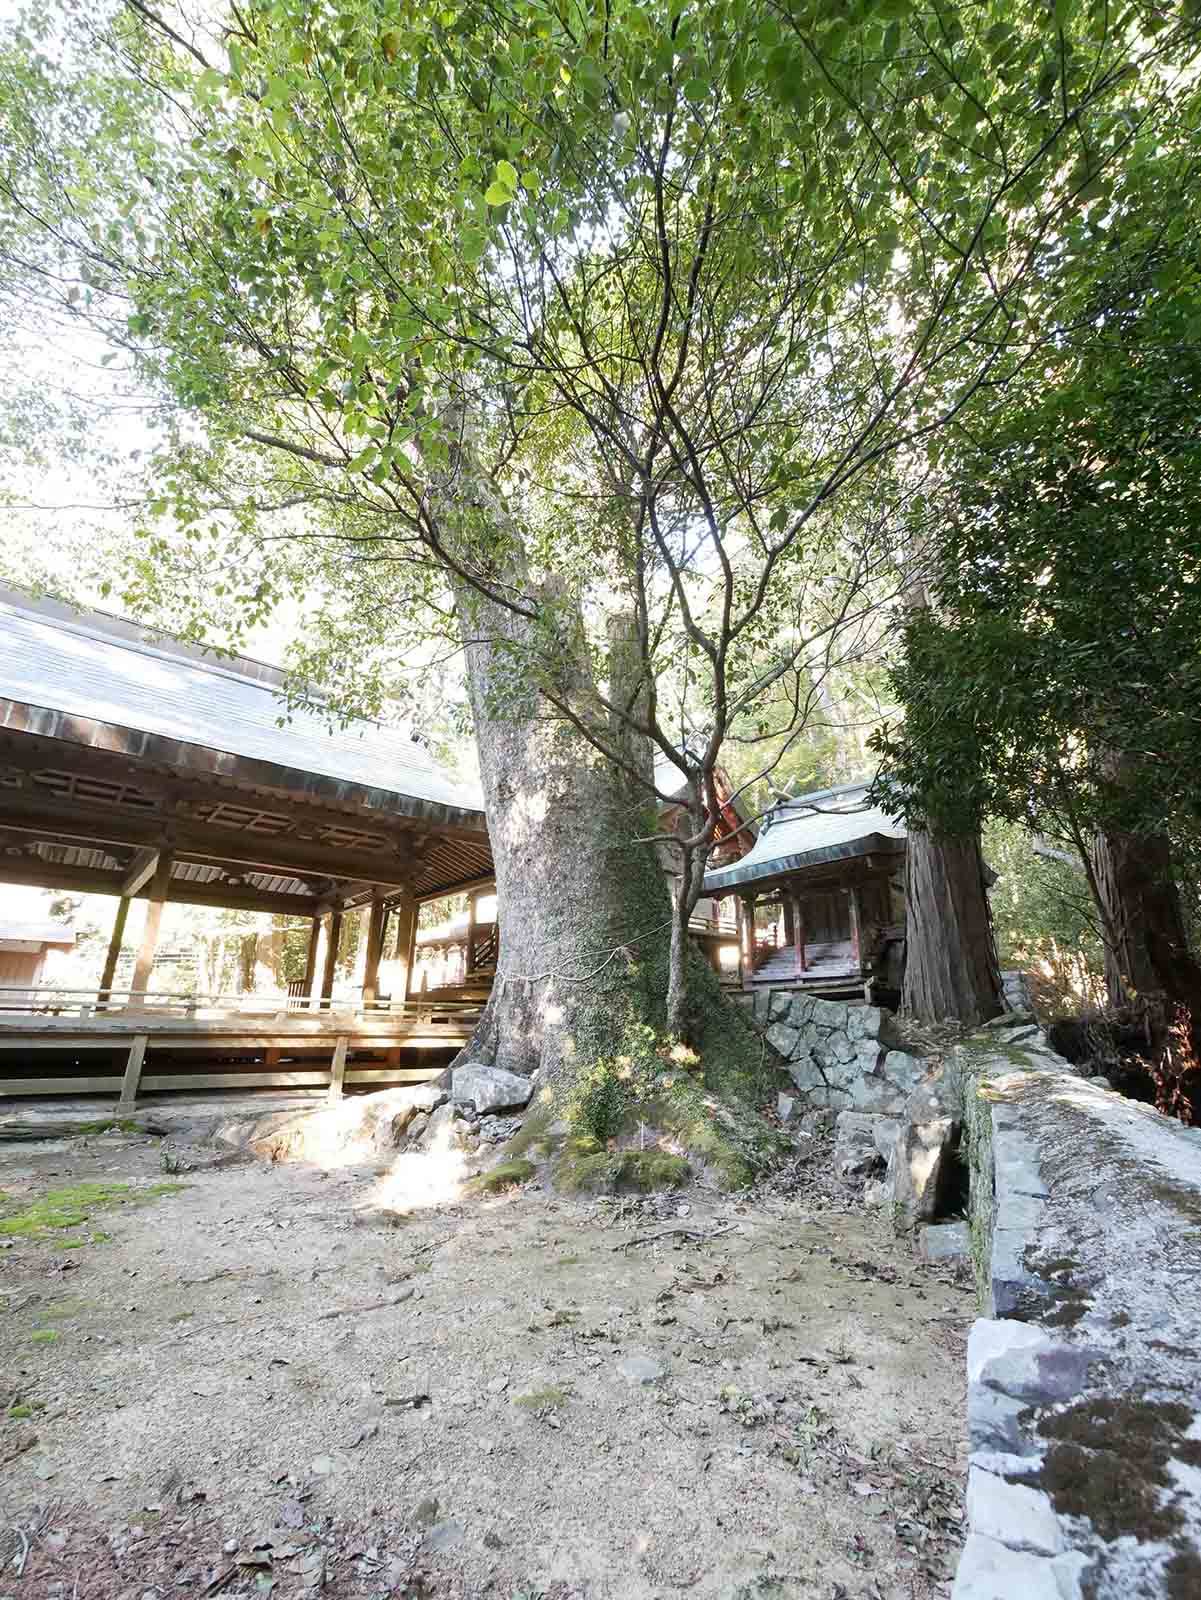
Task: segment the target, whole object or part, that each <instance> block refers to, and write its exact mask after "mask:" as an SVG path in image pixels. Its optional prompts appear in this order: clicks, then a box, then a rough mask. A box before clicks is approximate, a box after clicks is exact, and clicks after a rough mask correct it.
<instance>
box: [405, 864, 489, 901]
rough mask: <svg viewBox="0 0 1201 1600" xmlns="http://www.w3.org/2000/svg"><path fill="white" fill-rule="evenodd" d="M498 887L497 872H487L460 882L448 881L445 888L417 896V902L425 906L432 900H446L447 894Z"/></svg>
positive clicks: (462, 879)
mask: <svg viewBox="0 0 1201 1600" xmlns="http://www.w3.org/2000/svg"><path fill="white" fill-rule="evenodd" d="M495 887H496V874H495V872H485V873H483V874H481V876H479V877H478V878H461V879H460V880H459V882H458V883H448V884H447V885H446V887H445V888H444V889H430V890H429V891H428V892H426V893H423V894H419V895H418V896H417V904H418V905H419V906H423V905H426V904H428V903H429V901H431V900H445V898H446V897H447V895H451V894H467V893H469V892H470V891H471V890H472V889H488V888H493V889H494V888H495Z"/></svg>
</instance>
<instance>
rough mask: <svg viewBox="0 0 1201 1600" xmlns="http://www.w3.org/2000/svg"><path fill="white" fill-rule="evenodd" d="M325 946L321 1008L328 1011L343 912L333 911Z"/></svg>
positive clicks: (331, 995) (336, 962)
mask: <svg viewBox="0 0 1201 1600" xmlns="http://www.w3.org/2000/svg"><path fill="white" fill-rule="evenodd" d="M326 938H327V940H328V943H327V944H326V946H325V968H324V970H323V971H322V974H321V1009H322V1010H323V1011H328V1010H329V1006H330V1000H331V999H332V997H333V992H334V970H335V968H336V967H337V965H338V944H339V942H340V940H341V938H342V913H341V912H340V911H331V912H330V914H329V927H328V929H327V933H326Z"/></svg>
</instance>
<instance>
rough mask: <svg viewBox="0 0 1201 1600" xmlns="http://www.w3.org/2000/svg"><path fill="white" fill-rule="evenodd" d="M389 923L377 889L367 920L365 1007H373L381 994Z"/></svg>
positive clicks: (364, 978)
mask: <svg viewBox="0 0 1201 1600" xmlns="http://www.w3.org/2000/svg"><path fill="white" fill-rule="evenodd" d="M387 921H388V908H387V906H386V905H385V904H384V902H383V899H382V897H381V895H380V892H379V890H378V889H377V890H376V891H375V893H374V894H373V895H372V896H371V911H370V914H369V916H368V918H367V957H366V960H365V961H364V963H363V1006H364V1008H365V1009H366V1008H367V1007H369V1006H373V1005H374V1004H375V1001H376V996H377V995H378V992H379V962H380V957H381V956H382V955H383V953H384V928H385V926H386V924H387Z"/></svg>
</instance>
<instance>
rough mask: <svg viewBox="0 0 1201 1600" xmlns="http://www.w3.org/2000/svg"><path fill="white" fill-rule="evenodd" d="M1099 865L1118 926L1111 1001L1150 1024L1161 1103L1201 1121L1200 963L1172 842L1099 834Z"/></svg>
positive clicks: (1107, 917)
mask: <svg viewBox="0 0 1201 1600" xmlns="http://www.w3.org/2000/svg"><path fill="white" fill-rule="evenodd" d="M1093 871H1094V876H1095V880H1096V885H1097V892H1098V893H1099V895H1100V897H1101V900H1102V902H1103V903H1102V906H1101V911H1102V916H1103V921H1104V924H1105V926H1106V928H1107V929H1108V930H1110V932H1111V937H1110V939H1108V940H1107V943H1106V951H1105V984H1106V988H1107V990H1108V993H1109V1000H1110V1004H1111V1005H1112V1006H1113V1007H1114V1008H1115V1009H1117V1010H1125V1009H1129V1010H1130V1011H1133V1012H1134V1014H1135V1015H1136V1016H1137V1017H1138V1019H1139V1021H1140V1023H1141V1024H1142V1025H1143V1027H1144V1028H1145V1030H1146V1035H1147V1044H1148V1047H1149V1049H1150V1052H1151V1056H1152V1062H1153V1066H1152V1072H1153V1076H1154V1077H1155V1083H1156V1104H1157V1106H1158V1107H1159V1109H1160V1110H1161V1111H1166V1112H1168V1113H1170V1114H1172V1115H1176V1116H1179V1117H1181V1118H1182V1120H1184V1121H1185V1122H1189V1123H1198V1122H1201V963H1198V961H1197V958H1196V956H1195V955H1194V954H1193V952H1192V951H1191V950H1190V948H1189V943H1188V936H1187V934H1186V932H1185V927H1184V916H1183V913H1182V911H1181V907H1180V895H1179V891H1178V889H1177V886H1176V877H1175V873H1174V870H1173V866H1172V850H1171V845H1170V843H1169V841H1168V840H1167V839H1166V838H1165V837H1164V835H1163V834H1146V835H1138V834H1131V833H1117V832H1112V833H1105V834H1099V835H1098V836H1097V839H1096V841H1095V844H1094V848H1093Z"/></svg>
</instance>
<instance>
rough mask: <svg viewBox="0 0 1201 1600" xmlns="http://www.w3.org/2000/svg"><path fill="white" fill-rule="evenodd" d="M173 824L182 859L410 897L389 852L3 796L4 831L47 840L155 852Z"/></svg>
mask: <svg viewBox="0 0 1201 1600" xmlns="http://www.w3.org/2000/svg"><path fill="white" fill-rule="evenodd" d="M168 822H170V823H171V828H172V832H173V835H174V847H175V852H176V854H177V855H179V856H181V857H187V856H198V857H201V858H208V859H210V860H213V861H218V862H220V863H222V864H223V865H224V864H226V863H236V864H238V865H240V866H243V867H246V868H248V869H250V870H251V871H258V872H269V873H273V874H280V873H285V872H286V873H289V874H295V875H296V876H298V877H305V876H306V875H311V876H315V877H327V878H361V879H362V880H363V881H364V882H366V883H375V884H381V885H387V886H389V887H390V888H395V889H408V888H409V887H410V886H411V883H412V869H411V868H409V867H401V866H398V864H397V863H396V861H395V859H394V858H393V857H392V856H391V855H390V853H389V852H387V851H383V850H381V851H380V853H379V854H378V855H372V854H370V853H367V852H359V851H353V850H348V849H345V848H343V847H342V846H339V845H334V844H320V843H317V844H314V843H311V842H310V843H299V844H298V843H297V842H295V841H294V840H293V839H291V838H290V837H288V836H286V835H285V836H283V837H278V836H277V837H271V836H269V835H265V834H257V833H252V832H250V831H249V830H247V829H244V828H225V827H221V826H219V825H217V824H215V823H207V822H202V821H199V820H198V819H196V818H194V817H193V818H189V817H184V818H178V819H176V818H175V817H174V816H173V815H172V814H169V813H167V812H165V811H164V812H163V813H162V814H160V815H154V814H151V815H146V814H145V813H141V812H124V811H122V810H121V809H120V808H119V807H117V806H100V805H90V804H84V803H81V802H76V801H64V800H58V799H55V798H54V797H52V796H50V795H43V794H37V795H32V794H30V793H29V791H28V790H22V791H12V790H7V789H5V790H0V827H5V828H9V829H11V830H12V831H13V832H15V833H25V834H32V835H33V836H34V837H35V838H40V839H43V840H47V841H49V840H57V841H59V842H64V843H67V842H69V843H73V844H87V845H92V846H93V847H94V846H96V845H101V846H105V845H112V844H124V845H134V846H143V847H144V846H157V845H158V844H159V843H160V841H161V838H162V833H163V828H164V827H165V826H166V825H167V823H168Z"/></svg>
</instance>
